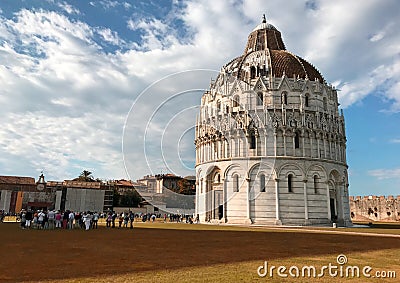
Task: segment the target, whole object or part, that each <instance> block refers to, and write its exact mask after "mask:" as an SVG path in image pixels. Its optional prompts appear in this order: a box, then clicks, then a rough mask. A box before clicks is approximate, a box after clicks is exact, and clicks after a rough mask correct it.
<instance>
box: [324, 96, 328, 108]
mask: <svg viewBox="0 0 400 283" xmlns="http://www.w3.org/2000/svg"><path fill="white" fill-rule="evenodd" d="M324 110H325V111H326V110H328V102H327V100H326V97H324Z"/></svg>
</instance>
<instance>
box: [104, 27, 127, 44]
mask: <svg viewBox="0 0 400 283" xmlns="http://www.w3.org/2000/svg"><path fill="white" fill-rule="evenodd" d="M97 33H98V34H99V35H101V37H102V38H103V39H104V40H105V41H107V42H109V43H112V44H114V45H121V44H125V41H124V40H123V39H121V38H120V37H119V36H118V33H117V32H115V31H112V30H111V29H109V28H98V29H97Z"/></svg>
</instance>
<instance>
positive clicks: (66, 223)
mask: <svg viewBox="0 0 400 283" xmlns="http://www.w3.org/2000/svg"><path fill="white" fill-rule="evenodd" d="M68 218H69V210H67V211H65V212H64V214H63V222H62V224H63V226H62V227H63V229H67V226H68Z"/></svg>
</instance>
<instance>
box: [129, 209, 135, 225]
mask: <svg viewBox="0 0 400 283" xmlns="http://www.w3.org/2000/svg"><path fill="white" fill-rule="evenodd" d="M134 221H135V214H134V213H133V212H132V211H131V212H129V222H130V224H131V226H130V227H129V229H133V222H134Z"/></svg>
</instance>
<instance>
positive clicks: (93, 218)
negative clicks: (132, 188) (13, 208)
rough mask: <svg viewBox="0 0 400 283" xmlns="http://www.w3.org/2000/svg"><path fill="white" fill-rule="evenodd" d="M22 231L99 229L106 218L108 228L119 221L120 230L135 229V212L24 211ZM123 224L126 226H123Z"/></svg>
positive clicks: (20, 216) (113, 226) (114, 225)
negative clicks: (100, 221) (122, 228)
mask: <svg viewBox="0 0 400 283" xmlns="http://www.w3.org/2000/svg"><path fill="white" fill-rule="evenodd" d="M18 217H19V220H20V223H21V228H22V229H31V228H34V229H49V230H53V229H85V230H89V229H97V228H98V222H99V219H101V218H104V219H105V221H106V227H109V228H115V227H116V224H115V222H116V220H117V219H118V222H119V226H118V227H119V228H121V227H126V228H128V223H129V228H131V229H133V222H134V220H135V214H134V213H133V212H131V211H130V212H124V213H120V214H119V215H118V214H117V213H115V212H109V213H98V212H91V211H85V212H74V211H70V210H66V211H55V210H49V211H43V210H37V211H32V210H24V209H23V210H22V211H21V212H20V213H19V215H18ZM122 222H124V225H123V226H122Z"/></svg>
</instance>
